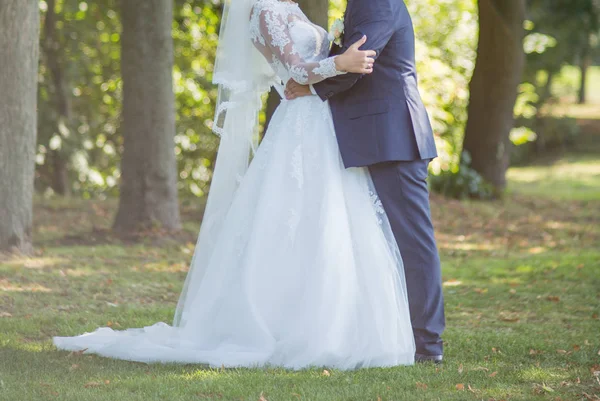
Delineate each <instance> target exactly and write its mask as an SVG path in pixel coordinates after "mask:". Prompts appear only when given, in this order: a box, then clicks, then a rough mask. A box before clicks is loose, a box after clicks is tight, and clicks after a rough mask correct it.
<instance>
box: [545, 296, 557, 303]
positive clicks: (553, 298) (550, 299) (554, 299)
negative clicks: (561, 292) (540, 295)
mask: <svg viewBox="0 0 600 401" xmlns="http://www.w3.org/2000/svg"><path fill="white" fill-rule="evenodd" d="M546 299H547V300H548V301H552V302H560V297H557V296H555V295H549V296H548V298H546Z"/></svg>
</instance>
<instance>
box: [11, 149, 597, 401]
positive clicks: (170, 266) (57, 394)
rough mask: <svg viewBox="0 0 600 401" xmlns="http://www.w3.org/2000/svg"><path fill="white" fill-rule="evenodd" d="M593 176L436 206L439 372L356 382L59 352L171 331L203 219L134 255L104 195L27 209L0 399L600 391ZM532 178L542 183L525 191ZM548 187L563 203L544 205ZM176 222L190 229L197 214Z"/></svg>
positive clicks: (397, 371)
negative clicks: (30, 226)
mask: <svg viewBox="0 0 600 401" xmlns="http://www.w3.org/2000/svg"><path fill="white" fill-rule="evenodd" d="M598 168H599V164H598V161H597V159H596V160H595V161H593V160H587V159H586V160H579V159H572V160H571V159H569V160H564V161H563V162H561V163H557V164H556V171H555V174H552V175H550V176H546V175H545V174H546V171H547V169H545V168H540V169H539V171H533V170H531V169H530V168H525V169H514V170H513V171H511V172H510V174H509V177H511V178H512V177H513V176H514V177H517V178H519V179H520V181H519V182H516V181H512V180H511V184H510V187H511V188H513V189H514V190H515V191H516V190H518V191H521V190H523V191H525V190H527V191H528V192H527V193H528V195H522V194H519V193H515V194H510V195H509V199H507V200H506V201H505V202H491V203H490V202H472V201H471V202H458V201H454V200H448V199H443V198H442V197H440V196H436V195H434V196H433V199H432V213H433V218H434V222H435V225H436V227H437V228H438V231H439V232H438V239H439V241H438V244H439V246H440V249H441V256H442V264H443V272H444V290H445V295H446V302H447V308H446V310H447V317H448V329H447V332H446V335H445V349H446V362H445V364H444V365H442V366H440V367H434V366H428V365H425V366H415V367H411V368H402V367H400V368H390V369H368V370H359V371H356V372H339V371H328V373H324V371H323V369H312V370H308V371H302V372H289V371H285V370H281V369H266V370H262V369H208V368H205V367H202V366H198V365H185V366H181V365H145V364H138V363H129V362H123V361H114V360H110V359H105V358H99V357H96V356H87V355H81V354H78V353H73V354H69V353H67V352H58V351H56V349H55V348H54V347H53V346H52V345H51V343H50V337H51V336H54V335H71V334H73V335H74V334H79V333H82V332H85V331H90V330H93V329H95V328H96V327H98V326H105V325H109V326H112V327H113V328H115V329H125V328H128V327H141V326H143V325H148V324H152V323H154V322H157V321H165V322H170V321H171V319H172V317H173V311H174V308H175V305H176V302H177V296H178V294H179V291H180V288H181V286H182V284H183V279H184V277H185V274H186V270H187V266H188V263H189V261H190V258H191V252H192V249H193V244H194V240H195V236H196V234H197V229H198V224H197V223H194V224H188V225H186V229H185V231H184V233H183V234H181V235H182V237H181V238H177V239H176V240H175V241H174V240H172V239H169V238H165V237H162V236H161V235H160V233H150V234H149V235H147V236H146V238H145V239H144V241H143V242H142V243H136V244H132V243H131V242H130V241H129V240H127V239H120V238H115V237H112V236H111V234H110V232H109V224H110V222H111V221H112V213H113V212H114V210H115V201H114V200H112V199H109V200H106V201H96V200H94V201H80V200H74V199H70V200H68V201H67V200H61V199H54V200H42V201H38V203H37V204H36V210H37V211H38V213H37V221H36V227H35V236H36V238H37V239H38V242H39V244H40V245H41V246H40V247H39V251H38V254H37V255H36V256H35V257H33V258H27V259H25V258H21V257H18V256H11V257H6V258H4V259H1V260H0V277H2V278H1V279H0V322H1V323H0V324H1V325H2V330H1V331H0V378H1V380H2V382H1V383H2V384H1V385H0V394H1V397H0V398H2V399H7V400H47V399H48V400H51V399H57V400H64V401H68V400H77V401H79V400H89V401H96V400H98V401H100V400H102V401H104V400H106V401H108V400H132V401H136V400H144V401H149V400H157V401H158V400H172V401H177V400H198V399H200V400H249V401H256V400H258V399H259V398H260V395H261V393H262V394H263V397H264V399H266V400H271V401H277V400H298V399H300V400H311V401H320V400H323V401H336V400H339V401H346V400H377V399H378V397H380V398H381V400H382V401H391V400H398V399H402V400H406V401H413V400H414V401H417V400H438V399H440V400H444V401H452V400H456V401H464V400H502V399H504V400H509V399H510V400H514V401H517V400H533V399H535V400H548V401H550V400H557V399H563V400H579V399H585V397H583V396H582V394H584V393H585V394H588V395H590V396H591V395H592V394H598V393H600V384H599V383H598V382H597V377H596V376H595V375H598V374H599V373H597V372H598V371H600V368H599V366H598V365H599V362H598V358H599V356H598V352H599V351H600V339H599V338H598V336H597V332H598V324H599V322H600V321H599V320H598V314H599V313H600V299H599V298H598V288H600V281H599V279H600V270H599V268H600V266H599V265H598V260H599V259H600V253H599V250H598V248H597V244H598V242H599V241H600V203H599V202H600V193H599V192H598V190H597V188H598V186H597V183H596V184H595V185H596V186H595V187H594V186H593V185H594V181H597V174H598ZM536 174H542V176H543V178H544V181H543V182H544V184H545V187H544V188H540V187H537V186H534V185H531V182H537V181H539V180H538V178H536ZM595 175H596V176H595ZM525 177H527V179H528V180H529V179H531V180H532V181H527V180H524V178H525ZM588 179H593V180H594V181H590V182H587V180H588ZM586 183H587V184H586ZM582 184H586V188H584V187H582ZM588 184H589V185H590V186H589V187H587V185H588ZM557 188H558V189H557ZM538 189H539V191H538ZM584 191H585V192H584ZM557 192H561V194H564V196H562V195H561V199H554V197H555V196H556V193H557ZM583 195H585V197H581V200H579V201H578V200H574V199H578V198H579V197H580V196H583ZM57 211H60V214H59V213H57ZM183 214H184V216H185V217H186V218H185V220H186V221H196V222H197V221H198V220H199V215H200V214H201V208H199V207H198V206H196V205H194V206H193V207H192V208H190V207H184V208H183ZM588 399H593V398H588Z"/></svg>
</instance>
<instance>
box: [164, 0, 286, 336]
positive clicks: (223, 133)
mask: <svg viewBox="0 0 600 401" xmlns="http://www.w3.org/2000/svg"><path fill="white" fill-rule="evenodd" d="M257 1H259V0H226V1H225V2H224V3H225V4H224V10H223V16H222V19H221V32H220V35H219V45H218V48H217V57H216V61H215V69H214V73H213V83H214V84H215V85H218V87H219V88H218V89H219V94H218V99H217V105H216V109H215V118H214V122H213V127H212V128H213V131H214V132H215V133H216V134H217V135H219V136H220V137H221V142H220V145H219V150H218V156H217V161H216V165H215V169H214V174H213V179H212V183H211V187H210V192H209V195H208V201H207V204H206V209H205V212H204V217H203V219H202V227H201V229H200V234H199V236H198V242H197V243H196V249H195V251H194V256H193V258H192V262H191V266H190V271H189V273H188V276H187V278H186V280H185V283H184V286H183V291H182V293H181V296H180V298H179V302H178V304H177V310H176V312H175V318H174V322H173V325H174V326H179V327H182V326H185V324H186V320H187V319H186V307H187V306H189V305H191V304H192V303H193V302H192V301H193V299H194V297H195V295H196V294H197V292H198V289H199V288H200V284H201V282H202V279H203V277H204V273H205V270H206V267H207V266H208V264H209V263H210V260H211V258H212V250H213V249H214V243H215V241H217V240H218V237H219V233H220V232H221V228H222V225H223V221H224V219H225V216H226V214H227V211H228V210H229V208H230V206H231V202H232V200H233V198H234V195H235V192H236V191H237V189H238V186H239V184H240V182H241V179H242V177H244V175H245V174H246V171H247V169H248V165H249V163H250V158H251V155H252V152H253V151H254V150H255V149H256V144H257V143H258V114H259V112H260V109H261V107H262V95H263V94H264V93H266V92H267V91H269V90H270V88H271V86H273V85H277V84H279V83H280V82H278V81H277V78H276V76H275V73H274V71H273V69H272V68H271V66H270V65H269V64H268V63H267V61H266V59H265V58H264V57H263V56H262V54H260V52H259V51H258V50H257V49H256V48H255V47H254V45H253V44H252V42H251V40H250V13H251V11H252V7H253V5H254V4H255V3H256V2H257Z"/></svg>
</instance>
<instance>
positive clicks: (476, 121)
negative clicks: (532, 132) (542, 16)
mask: <svg viewBox="0 0 600 401" xmlns="http://www.w3.org/2000/svg"><path fill="white" fill-rule="evenodd" d="M524 19H525V0H479V26H480V28H479V45H478V49H477V62H476V65H475V71H474V72H473V78H472V80H471V83H470V90H471V98H470V102H469V109H468V112H469V119H468V122H467V127H466V131H465V138H464V144H463V145H464V146H463V149H464V150H466V151H468V152H469V154H470V155H471V160H472V161H471V166H472V167H473V169H475V170H476V171H477V172H479V173H480V174H481V175H482V177H483V178H484V179H485V180H487V181H488V182H489V183H491V184H492V185H493V186H494V188H495V190H496V192H497V193H498V194H499V193H501V191H502V190H503V189H504V188H505V187H506V170H507V169H508V165H509V157H510V146H511V143H510V139H509V134H510V131H511V129H512V128H513V126H514V106H515V101H516V98H517V87H518V85H519V84H520V82H521V78H522V74H523V68H524V65H525V54H524V51H523V37H524V32H525V31H524V29H523V22H524Z"/></svg>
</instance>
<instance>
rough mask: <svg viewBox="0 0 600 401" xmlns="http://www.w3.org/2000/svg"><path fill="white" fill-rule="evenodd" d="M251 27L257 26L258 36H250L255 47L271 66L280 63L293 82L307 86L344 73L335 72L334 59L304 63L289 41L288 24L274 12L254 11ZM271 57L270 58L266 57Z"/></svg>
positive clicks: (265, 10) (266, 9)
mask: <svg viewBox="0 0 600 401" xmlns="http://www.w3.org/2000/svg"><path fill="white" fill-rule="evenodd" d="M252 19H253V21H252V23H253V24H258V31H259V32H260V36H259V35H253V37H252V41H253V42H254V45H255V46H256V47H257V48H258V49H259V50H261V52H262V53H263V54H264V55H265V57H267V59H268V61H270V62H271V63H281V64H282V65H283V66H284V67H285V69H286V70H287V71H288V72H289V74H290V76H291V77H292V79H293V80H294V81H296V82H298V83H300V84H303V85H308V84H314V83H317V82H321V81H323V80H324V79H327V78H331V77H334V76H337V75H340V74H343V73H344V72H343V71H340V70H338V69H337V65H336V62H335V57H329V58H326V59H324V60H321V61H320V62H306V61H304V60H303V59H302V58H301V57H300V54H299V53H298V51H297V49H296V48H295V46H294V42H293V41H292V38H291V35H290V32H289V29H288V24H287V21H286V20H284V17H283V16H282V15H281V14H280V13H279V12H277V10H273V9H269V8H262V9H257V10H254V11H253V16H252ZM269 56H270V57H269Z"/></svg>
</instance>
